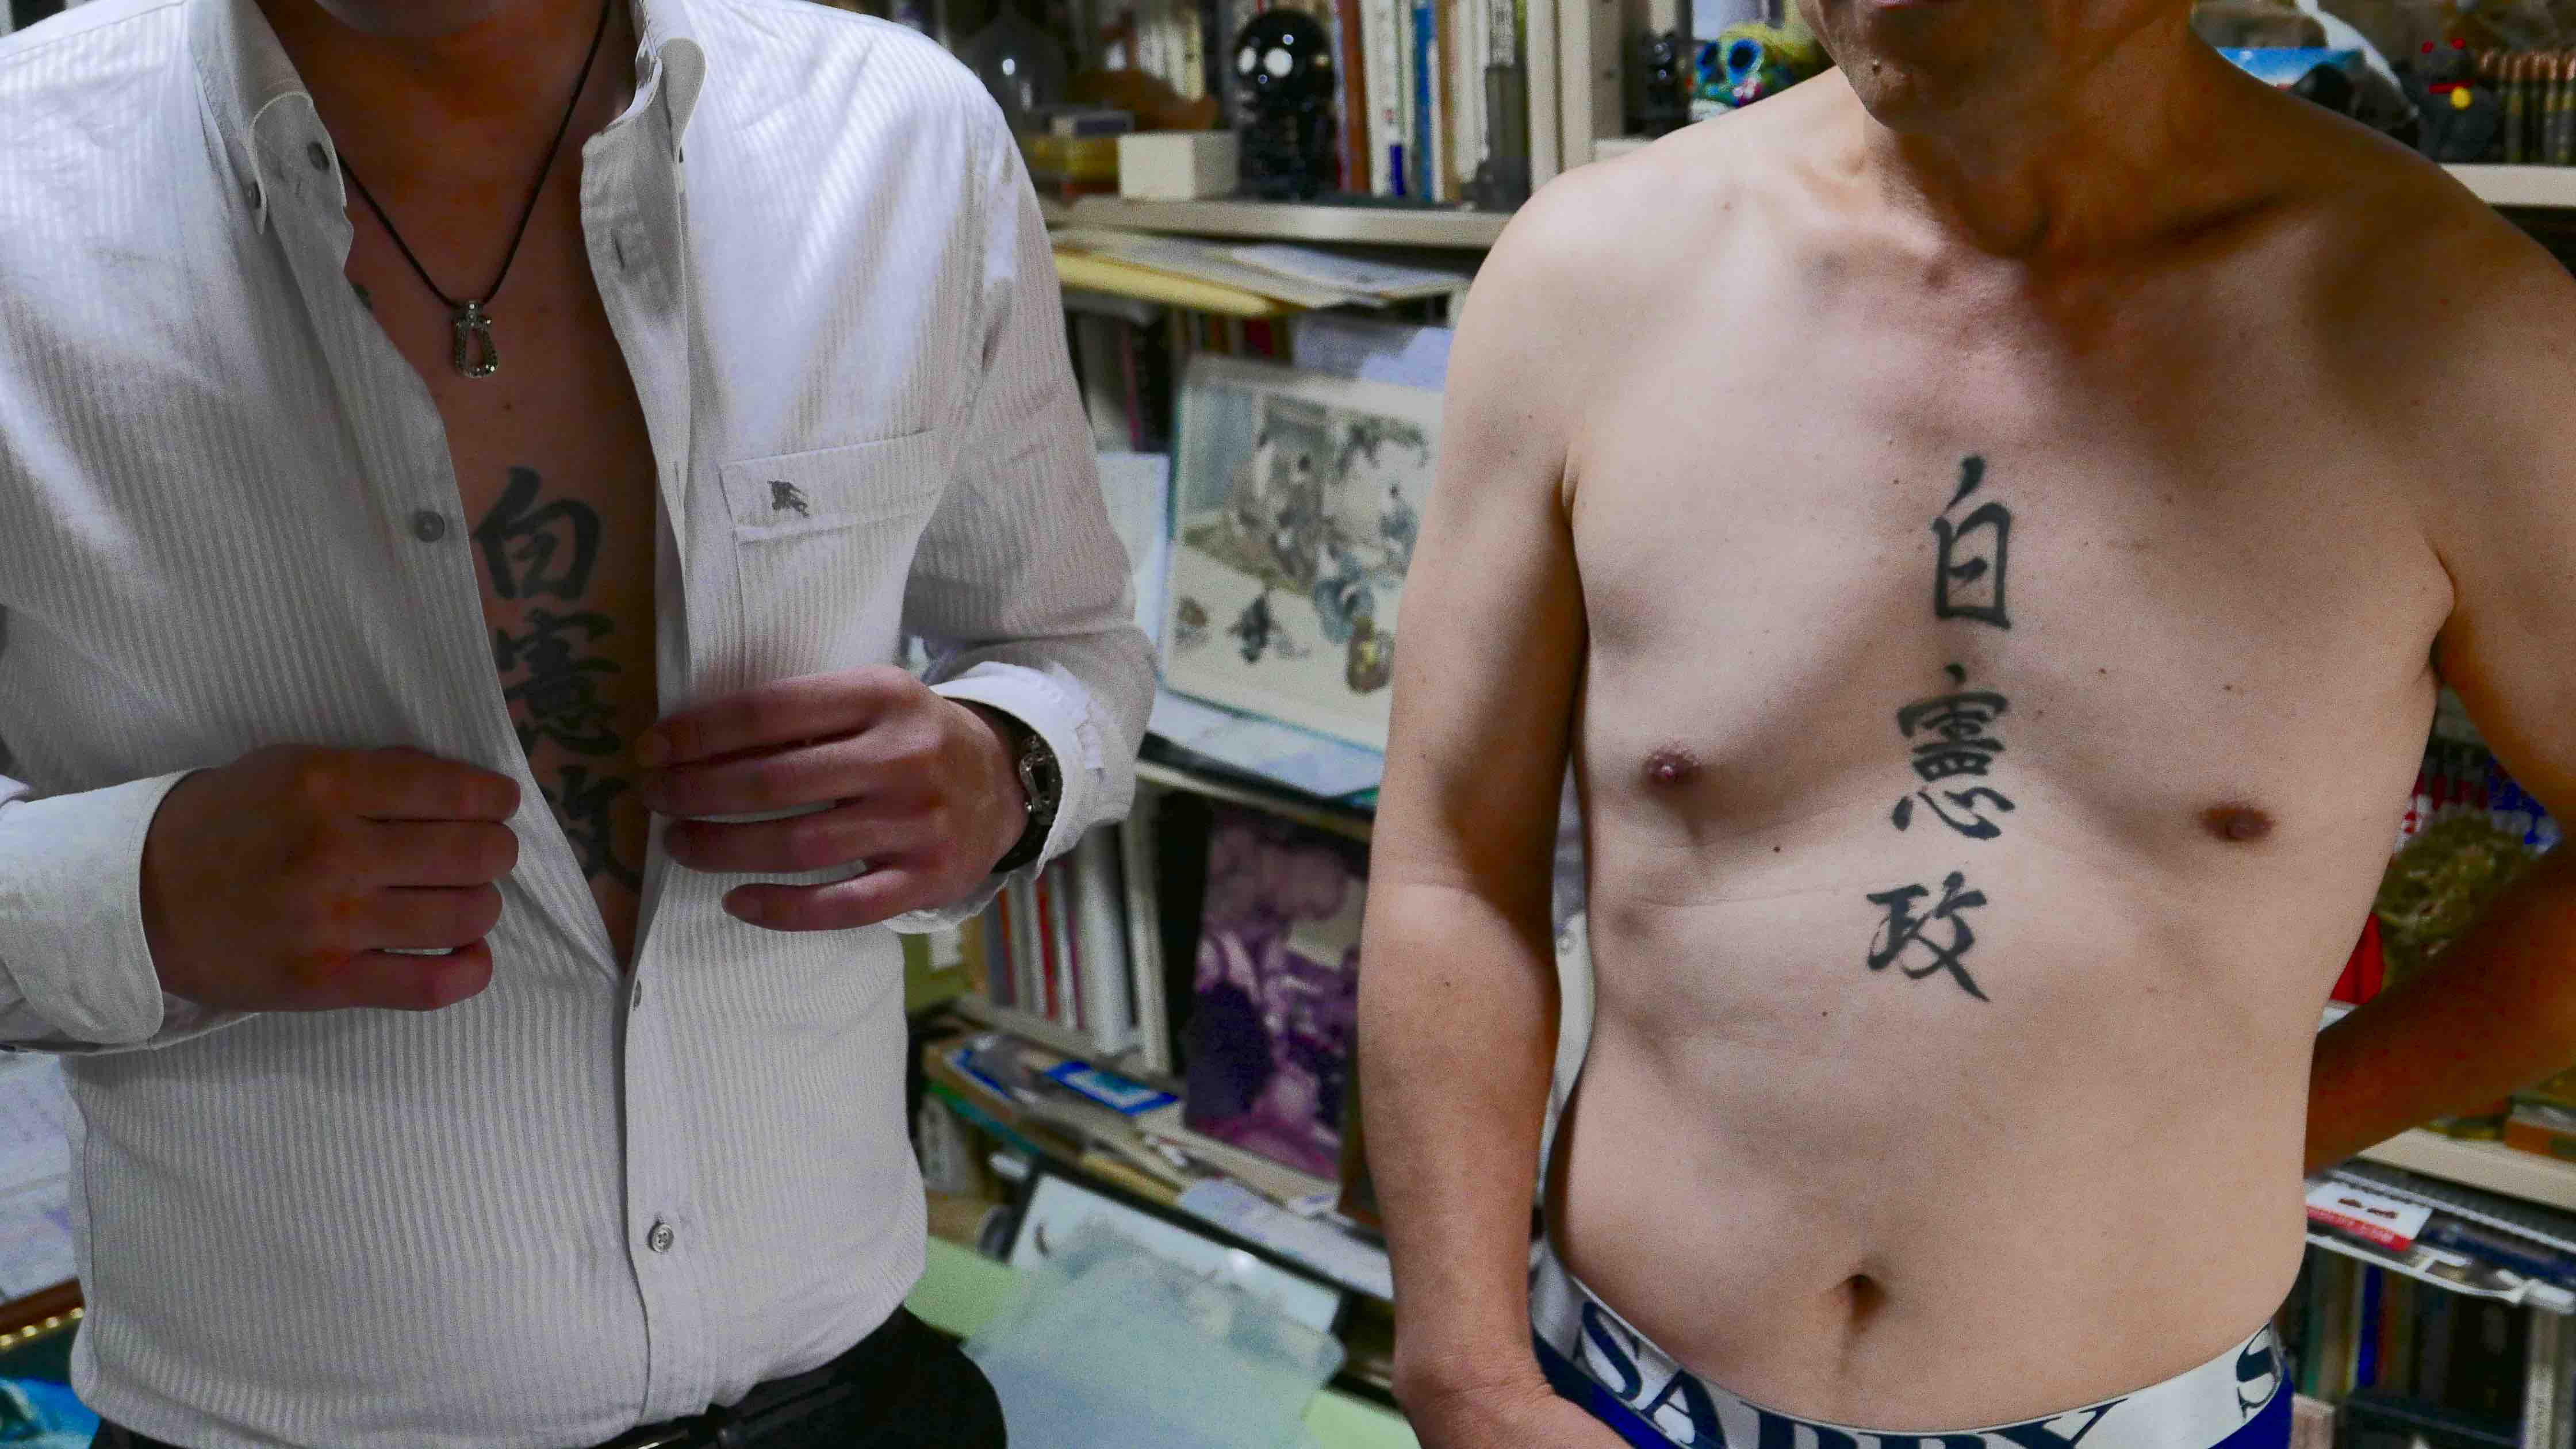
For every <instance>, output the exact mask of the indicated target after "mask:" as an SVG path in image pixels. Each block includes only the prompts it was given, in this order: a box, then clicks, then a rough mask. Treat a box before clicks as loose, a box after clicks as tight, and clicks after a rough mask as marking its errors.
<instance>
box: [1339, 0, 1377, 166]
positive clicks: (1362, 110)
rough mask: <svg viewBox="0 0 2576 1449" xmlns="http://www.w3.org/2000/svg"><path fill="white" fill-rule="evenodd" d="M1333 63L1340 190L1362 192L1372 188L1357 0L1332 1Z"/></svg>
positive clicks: (1365, 49) (1363, 49)
mask: <svg viewBox="0 0 2576 1449" xmlns="http://www.w3.org/2000/svg"><path fill="white" fill-rule="evenodd" d="M1333 64H1335V65H1337V66H1339V67H1341V77H1342V101H1341V111H1342V114H1341V124H1340V125H1338V126H1335V127H1334V128H1333V138H1334V143H1335V144H1336V145H1337V146H1338V147H1339V148H1340V160H1341V189H1342V190H1344V191H1352V192H1361V193H1366V192H1367V191H1369V190H1370V189H1371V187H1372V182H1371V179H1370V174H1369V152H1368V41H1367V32H1366V31H1364V30H1362V29H1361V27H1360V0H1333Z"/></svg>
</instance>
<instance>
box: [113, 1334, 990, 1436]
mask: <svg viewBox="0 0 2576 1449" xmlns="http://www.w3.org/2000/svg"><path fill="white" fill-rule="evenodd" d="M1007 1442H1008V1440H1007V1435H1006V1434H1005V1432H1004V1430H1003V1427H1002V1402H1001V1400H1000V1399H998V1398H996V1397H994V1394H993V1386H992V1385H991V1384H990V1383H988V1382H986V1381H985V1379H984V1371H983V1370H982V1369H979V1368H977V1367H976V1366H975V1362H974V1360H972V1359H970V1358H968V1357H966V1355H965V1353H964V1352H963V1351H962V1350H960V1349H959V1348H958V1346H957V1344H956V1343H955V1342H954V1341H953V1340H951V1339H949V1338H948V1337H947V1336H946V1335H944V1334H942V1333H940V1332H939V1331H938V1330H937V1329H935V1328H932V1327H930V1326H929V1325H928V1324H925V1323H923V1322H922V1321H921V1320H920V1319H918V1318H915V1317H913V1316H912V1315H911V1314H910V1313H909V1312H906V1311H905V1310H903V1309H900V1308H898V1309H896V1310H895V1315H894V1317H893V1318H891V1319H888V1320H887V1321H886V1324H885V1326H884V1327H882V1328H880V1329H878V1330H877V1331H876V1332H874V1333H871V1334H869V1335H868V1336H867V1337H866V1338H864V1339H861V1340H860V1341H859V1342H858V1344H857V1345H856V1346H854V1347H853V1348H851V1349H850V1351H849V1352H847V1353H844V1354H842V1355H841V1356H840V1357H839V1358H836V1359H834V1360H832V1361H831V1362H830V1363H827V1364H825V1365H823V1366H822V1367H821V1368H818V1369H815V1370H813V1371H812V1372H810V1373H803V1374H798V1375H796V1376H795V1377H794V1378H790V1379H779V1380H775V1381H773V1382H770V1383H765V1384H761V1385H759V1386H757V1387H755V1388H754V1389H753V1390H752V1391H751V1392H750V1393H749V1394H748V1395H746V1396H745V1397H744V1398H743V1401H742V1402H741V1403H739V1404H736V1405H734V1406H733V1407H732V1408H730V1409H715V1410H711V1411H709V1412H708V1413H706V1414H703V1415H700V1416H698V1417H697V1418H694V1419H685V1420H681V1421H678V1422H677V1423H672V1424H654V1425H648V1426H646V1427H645V1428H642V1429H638V1430H636V1431H635V1432H633V1433H631V1434H625V1435H621V1436H620V1437H618V1438H616V1439H613V1440H611V1441H609V1444H608V1445H606V1446H602V1449H617V1446H630V1445H643V1444H660V1445H669V1446H672V1449H683V1446H686V1449H1005V1446H1006V1444H1007ZM91 1449H181V1446H179V1445H175V1444H169V1443H165V1442H164V1441H162V1440H159V1439H147V1438H145V1437H144V1436H143V1435H141V1434H136V1433H133V1432H130V1431H128V1430H125V1429H122V1428H119V1427H117V1426H116V1425H114V1424H103V1425H101V1426H100V1428H99V1431H98V1437H97V1438H96V1439H94V1440H92V1441H91Z"/></svg>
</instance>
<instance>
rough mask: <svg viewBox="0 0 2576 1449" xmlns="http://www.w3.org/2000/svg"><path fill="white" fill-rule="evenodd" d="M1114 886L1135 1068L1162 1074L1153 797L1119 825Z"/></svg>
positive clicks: (1140, 798)
mask: <svg viewBox="0 0 2576 1449" xmlns="http://www.w3.org/2000/svg"><path fill="white" fill-rule="evenodd" d="M1116 828H1117V831H1118V857H1119V859H1118V864H1119V867H1120V869H1119V872H1118V874H1119V885H1120V886H1121V887H1123V888H1124V891H1125V894H1126V897H1127V911H1126V924H1127V967H1128V974H1129V978H1130V983H1131V989H1132V991H1133V992H1134V994H1135V998H1136V1035H1137V1042H1136V1048H1137V1059H1136V1060H1137V1065H1138V1066H1139V1067H1141V1068H1142V1069H1144V1070H1145V1071H1147V1072H1149V1073H1154V1074H1157V1075H1164V1074H1168V1073H1170V1072H1171V1070H1172V1069H1173V1067H1174V1065H1175V1064H1176V1058H1175V1057H1174V1056H1173V1053H1172V1015H1171V1009H1170V1006H1169V1004H1168V1003H1167V1002H1166V1001H1165V999H1164V995H1163V906H1162V897H1161V894H1160V892H1158V891H1157V890H1156V889H1155V885H1154V881H1155V875H1154V795H1153V792H1152V791H1150V790H1144V791H1139V792H1138V794H1137V800H1136V804H1135V807H1134V808H1133V809H1132V810H1131V811H1130V812H1129V814H1128V817H1127V820H1126V821H1125V823H1123V824H1121V825H1119V826H1118V827H1116Z"/></svg>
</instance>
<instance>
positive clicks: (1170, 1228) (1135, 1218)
mask: <svg viewBox="0 0 2576 1449" xmlns="http://www.w3.org/2000/svg"><path fill="white" fill-rule="evenodd" d="M1094 1218H1099V1219H1102V1220H1104V1221H1105V1222H1107V1223H1108V1225H1109V1226H1110V1227H1113V1228H1115V1229H1117V1230H1118V1231H1119V1232H1121V1233H1124V1234H1126V1235H1127V1236H1128V1237H1130V1238H1132V1239H1134V1240H1135V1241H1136V1242H1137V1243H1138V1244H1139V1245H1141V1246H1143V1247H1144V1248H1145V1249H1146V1250H1148V1251H1149V1252H1151V1253H1153V1254H1154V1255H1155V1256H1156V1257H1159V1258H1163V1259H1165V1260H1167V1261H1170V1262H1173V1263H1178V1264H1180V1265H1181V1266H1182V1267H1184V1268H1188V1269H1190V1270H1191V1271H1192V1272H1195V1273H1200V1274H1203V1275H1207V1276H1210V1277H1222V1278H1224V1279H1226V1280H1227V1281H1229V1282H1232V1283H1234V1284H1235V1285H1236V1286H1238V1287H1240V1288H1242V1289H1243V1290H1244V1291H1245V1292H1247V1293H1250V1294H1252V1295H1253V1296H1254V1297H1256V1298H1259V1299H1261V1300H1263V1301H1264V1302H1267V1303H1269V1304H1270V1305H1271V1306H1272V1307H1275V1308H1277V1309H1278V1310H1279V1311H1280V1312H1281V1313H1284V1314H1286V1315H1287V1316H1288V1317H1289V1318H1290V1319H1291V1320H1293V1321H1295V1322H1297V1323H1300V1324H1303V1325H1304V1326H1306V1327H1308V1328H1311V1329H1314V1330H1315V1331H1316V1332H1318V1333H1330V1332H1332V1331H1333V1327H1334V1324H1335V1323H1336V1322H1337V1321H1338V1320H1339V1319H1340V1317H1341V1312H1342V1290H1341V1289H1340V1288H1338V1287H1336V1286H1334V1285H1332V1284H1330V1283H1326V1282H1324V1281H1323V1280H1322V1279H1320V1278H1317V1277H1315V1276H1313V1275H1311V1274H1309V1273H1307V1272H1305V1271H1303V1270H1301V1269H1297V1268H1293V1267H1290V1266H1288V1265H1287V1264H1286V1263H1284V1262H1281V1261H1280V1260H1279V1258H1278V1256H1277V1255H1276V1254H1273V1253H1271V1252H1270V1251H1269V1250H1268V1249H1265V1248H1261V1247H1258V1246H1256V1245H1254V1244H1251V1243H1246V1242H1242V1241H1240V1240H1236V1239H1233V1238H1231V1237H1222V1238H1221V1237H1217V1236H1212V1235H1211V1231H1210V1229H1209V1228H1208V1227H1207V1225H1205V1224H1202V1223H1200V1222H1198V1221H1196V1220H1195V1219H1191V1218H1186V1217H1183V1216H1182V1215H1180V1214H1179V1213H1177V1212H1175V1211H1173V1210H1171V1209H1168V1208H1162V1207H1157V1206H1155V1205H1153V1204H1151V1203H1148V1202H1146V1201H1145V1200H1144V1199H1142V1198H1139V1197H1134V1196H1131V1195H1129V1194H1126V1193H1122V1192H1118V1191H1116V1190H1114V1189H1112V1188H1110V1187H1109V1186H1108V1185H1107V1184H1105V1183H1099V1182H1095V1181H1092V1180H1089V1179H1078V1178H1074V1177H1071V1176H1068V1175H1066V1174H1065V1173H1064V1172H1062V1171H1061V1170H1059V1169H1057V1168H1056V1167H1055V1166H1054V1165H1053V1164H1052V1163H1048V1162H1045V1161H1040V1162H1038V1163H1036V1164H1035V1170H1034V1171H1032V1172H1031V1173H1030V1175H1029V1188H1028V1195H1027V1197H1026V1198H1025V1199H1024V1200H1023V1201H1022V1203H1021V1205H1020V1217H1019V1226H1018V1230H1017V1231H1016V1232H1014V1233H1013V1234H1012V1237H1011V1251H1010V1257H1009V1259H1008V1261H1009V1263H1010V1265H1011V1266H1012V1267H1014V1268H1033V1267H1036V1266H1037V1265H1038V1264H1039V1263H1041V1262H1044V1261H1045V1260H1046V1258H1047V1255H1048V1254H1049V1252H1050V1251H1051V1250H1052V1248H1053V1246H1054V1245H1056V1244H1060V1243H1064V1242H1067V1241H1069V1240H1071V1238H1072V1236H1073V1233H1074V1230H1075V1229H1077V1228H1079V1227H1081V1226H1082V1225H1083V1224H1084V1223H1086V1222H1089V1221H1090V1220H1092V1219H1094Z"/></svg>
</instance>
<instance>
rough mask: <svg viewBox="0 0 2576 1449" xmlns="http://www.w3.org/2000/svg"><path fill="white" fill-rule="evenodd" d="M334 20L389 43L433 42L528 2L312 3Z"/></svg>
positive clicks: (360, 0) (379, 0) (355, 0)
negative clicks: (437, 38) (392, 41)
mask: <svg viewBox="0 0 2576 1449" xmlns="http://www.w3.org/2000/svg"><path fill="white" fill-rule="evenodd" d="M312 3H314V4H317V5H319V6H321V7H322V9H323V10H325V11H327V12H329V13H330V15H331V18H332V19H334V20H337V21H339V22H340V23H341V24H343V25H346V26H348V27H349V28H350V29H352V30H355V31H358V32H360V33H361V34H365V35H373V36H378V37H381V38H383V39H386V40H430V39H435V38H436V37H438V36H442V35H454V34H456V33H457V32H458V31H460V30H470V29H472V28H473V27H475V26H477V25H481V24H483V23H484V22H486V21H489V20H495V19H498V18H500V17H501V16H503V15H507V14H508V13H510V12H511V11H513V10H516V9H520V8H522V7H523V6H525V5H526V4H527V3H528V0H312Z"/></svg>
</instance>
